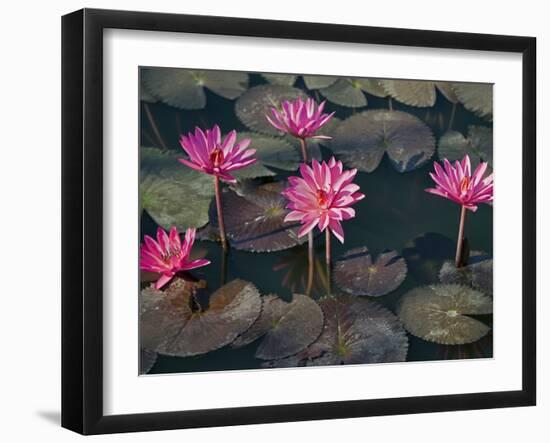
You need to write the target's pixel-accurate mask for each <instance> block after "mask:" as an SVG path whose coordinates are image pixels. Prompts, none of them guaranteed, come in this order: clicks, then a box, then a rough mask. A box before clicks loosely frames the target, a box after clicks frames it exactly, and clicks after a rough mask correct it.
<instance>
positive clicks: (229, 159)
mask: <svg viewBox="0 0 550 443" xmlns="http://www.w3.org/2000/svg"><path fill="white" fill-rule="evenodd" d="M236 140H237V132H236V131H231V132H230V133H229V134H227V136H226V137H225V139H224V140H223V141H222V139H221V133H220V128H219V126H218V125H214V127H213V128H212V129H207V130H206V131H203V130H202V129H200V128H198V127H196V128H195V134H193V133H192V132H190V133H189V134H187V136H185V135H182V136H181V137H180V145H181V147H182V148H183V150H184V151H185V152H187V154H188V155H189V158H190V161H189V160H186V159H183V158H181V159H179V161H180V162H181V163H183V164H184V165H186V166H189V167H190V168H193V169H195V170H197V171H200V172H206V173H207V174H211V175H215V176H217V177H219V178H220V179H222V180H224V181H226V182H230V183H235V182H236V181H237V180H236V179H235V177H233V176H232V175H230V174H229V172H231V171H235V170H237V169H241V168H244V167H246V166H248V165H251V164H252V163H254V162H255V161H256V159H255V158H251V157H252V156H253V155H254V154H255V153H256V150H255V149H247V148H248V145H249V144H250V139H249V138H245V139H243V140H241V141H240V142H239V143H235V142H236Z"/></svg>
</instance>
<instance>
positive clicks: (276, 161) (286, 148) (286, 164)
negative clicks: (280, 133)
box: [233, 132, 301, 180]
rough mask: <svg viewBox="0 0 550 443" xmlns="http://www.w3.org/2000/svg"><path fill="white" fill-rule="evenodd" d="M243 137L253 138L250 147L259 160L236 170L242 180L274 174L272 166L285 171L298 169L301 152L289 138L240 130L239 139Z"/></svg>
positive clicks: (235, 173)
mask: <svg viewBox="0 0 550 443" xmlns="http://www.w3.org/2000/svg"><path fill="white" fill-rule="evenodd" d="M243 138H249V139H250V140H251V143H250V148H251V149H255V150H256V154H255V157H256V158H257V159H258V161H256V163H254V164H252V165H250V166H247V167H246V168H243V169H238V170H236V171H234V172H233V175H234V176H235V177H236V178H238V179H241V180H242V179H249V178H256V177H268V176H273V175H275V172H274V171H273V170H272V169H270V167H272V168H276V169H282V170H283V171H295V170H296V169H298V165H299V164H300V159H301V156H300V153H299V152H298V150H297V149H296V147H295V146H293V145H292V144H291V143H290V142H289V141H288V140H287V139H285V138H281V137H272V136H270V135H263V134H257V133H253V132H240V133H239V134H238V136H237V141H240V140H242V139H243Z"/></svg>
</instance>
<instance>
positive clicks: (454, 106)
mask: <svg viewBox="0 0 550 443" xmlns="http://www.w3.org/2000/svg"><path fill="white" fill-rule="evenodd" d="M455 113H456V103H453V108H452V109H451V116H450V117H449V127H448V128H447V131H450V130H451V129H452V127H453V123H454V121H455Z"/></svg>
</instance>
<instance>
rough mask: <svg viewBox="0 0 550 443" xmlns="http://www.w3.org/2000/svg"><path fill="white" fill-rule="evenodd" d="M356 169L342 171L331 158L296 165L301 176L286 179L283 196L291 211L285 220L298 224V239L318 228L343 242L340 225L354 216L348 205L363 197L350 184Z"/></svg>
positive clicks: (353, 211)
mask: <svg viewBox="0 0 550 443" xmlns="http://www.w3.org/2000/svg"><path fill="white" fill-rule="evenodd" d="M356 173H357V169H351V170H347V171H344V170H343V166H342V162H341V161H336V160H335V158H334V157H332V158H331V159H330V160H329V162H328V163H326V162H322V163H319V162H318V161H317V160H313V164H312V166H308V165H306V164H304V163H302V164H301V165H300V174H301V176H302V177H289V179H288V181H289V183H290V186H289V187H288V188H286V189H285V190H284V191H283V196H284V197H286V198H287V199H288V200H289V201H290V202H289V203H288V204H287V206H286V207H287V208H288V209H291V210H292V211H291V212H289V213H288V215H287V216H286V217H285V221H299V222H300V223H302V225H303V226H302V228H301V229H300V231H299V232H298V236H299V237H301V236H303V235H305V234H307V233H308V232H310V231H311V230H312V229H313V228H314V227H315V226H319V229H320V230H321V232H323V231H324V230H325V229H327V228H329V230H330V231H331V232H332V233H333V234H334V235H335V236H336V238H338V240H340V242H342V243H344V230H343V229H342V225H341V224H340V222H341V221H342V220H349V219H350V218H353V217H355V210H354V209H353V208H350V206H351V205H353V204H354V203H356V202H358V201H359V200H361V199H363V198H365V196H364V195H363V194H361V193H359V192H357V191H358V190H359V186H357V185H356V184H354V183H352V180H353V178H354V177H355V174H356Z"/></svg>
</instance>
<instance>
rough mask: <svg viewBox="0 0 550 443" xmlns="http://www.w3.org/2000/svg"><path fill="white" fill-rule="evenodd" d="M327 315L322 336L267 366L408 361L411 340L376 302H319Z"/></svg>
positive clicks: (342, 299) (334, 299)
mask: <svg viewBox="0 0 550 443" xmlns="http://www.w3.org/2000/svg"><path fill="white" fill-rule="evenodd" d="M319 304H320V305H321V308H322V310H323V313H324V314H325V326H324V328H323V332H322V333H321V336H320V337H319V338H318V339H317V340H316V341H315V342H314V343H313V344H312V345H311V346H309V347H308V348H307V349H305V350H304V351H302V352H300V353H299V354H297V355H296V356H293V357H289V358H287V359H282V360H275V361H272V362H270V363H269V364H268V365H267V366H271V367H293V366H326V365H341V364H361V363H388V362H401V361H405V359H406V357H407V349H408V339H407V334H406V333H405V330H404V329H403V327H402V325H401V323H400V322H399V320H398V319H397V317H396V316H395V315H393V314H392V313H391V312H390V311H388V310H387V309H386V308H384V307H382V306H381V305H379V304H378V303H376V302H373V301H370V300H367V299H362V298H357V297H352V296H347V295H338V296H336V297H325V298H323V299H321V300H320V301H319Z"/></svg>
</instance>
